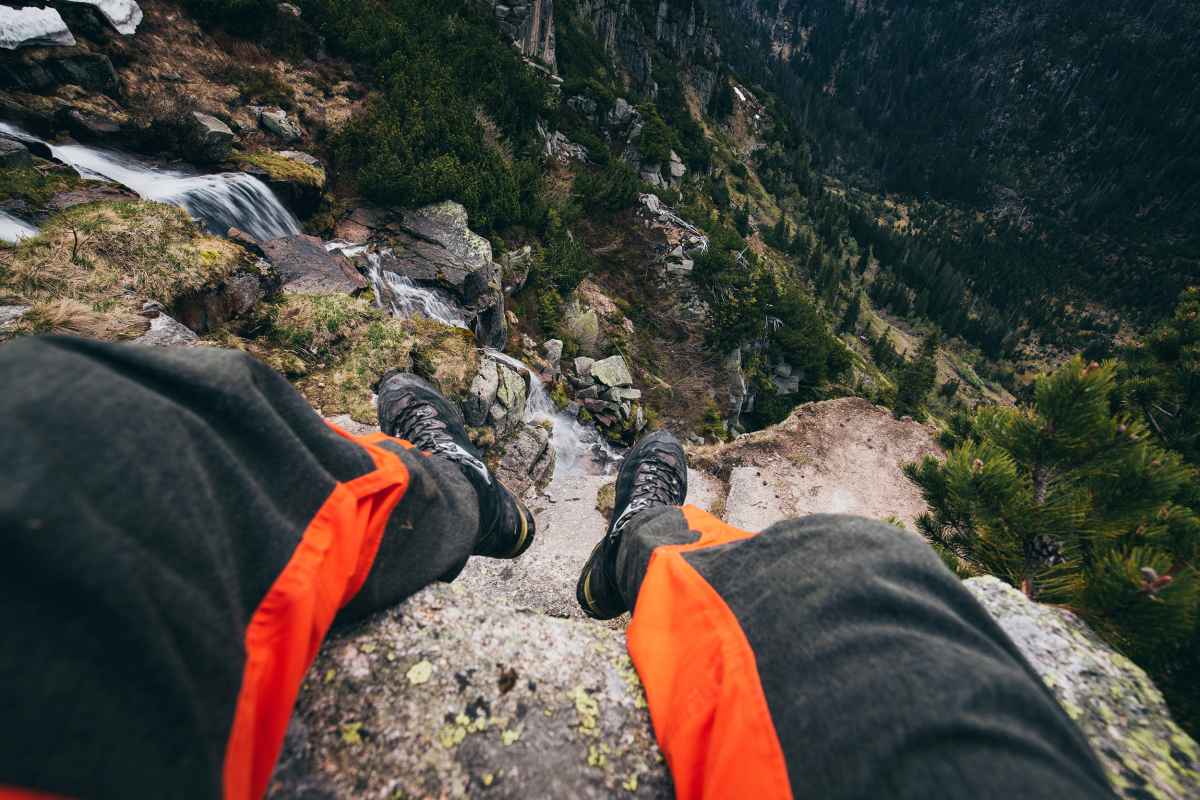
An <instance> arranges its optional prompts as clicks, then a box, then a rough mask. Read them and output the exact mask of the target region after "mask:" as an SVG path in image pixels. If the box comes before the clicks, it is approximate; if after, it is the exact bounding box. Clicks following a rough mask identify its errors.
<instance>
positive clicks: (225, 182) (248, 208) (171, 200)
mask: <svg viewBox="0 0 1200 800" xmlns="http://www.w3.org/2000/svg"><path fill="white" fill-rule="evenodd" d="M0 134H3V135H6V136H10V137H12V138H14V139H18V140H21V141H25V142H34V143H37V144H42V145H44V146H46V147H48V148H50V153H51V154H52V155H53V156H54V158H55V160H57V161H61V162H62V163H64V164H67V165H68V166H70V167H72V168H73V169H74V170H75V171H76V172H78V173H79V174H80V175H81V176H82V177H84V178H91V179H93V180H102V181H111V182H113V183H119V184H121V185H122V186H125V187H126V188H128V189H131V190H133V191H134V192H136V193H137V194H138V196H140V197H142V198H143V199H146V200H154V201H157V202H160V203H168V204H171V205H176V206H180V207H182V208H183V209H185V210H186V211H187V212H188V213H189V214H191V215H192V217H194V218H196V219H198V220H200V221H201V222H203V223H204V225H205V226H206V227H207V228H208V229H209V230H210V231H212V232H213V233H217V234H220V235H224V234H225V232H226V231H228V230H229V229H230V228H232V227H237V228H240V229H241V230H243V231H245V232H246V233H248V234H250V235H251V236H253V237H254V238H255V239H258V240H260V241H266V240H268V239H276V238H278V237H280V236H289V235H294V234H297V233H300V224H299V223H298V222H297V221H296V218H295V217H294V216H292V213H291V212H290V211H288V210H287V209H286V208H284V206H283V204H282V203H280V202H279V198H277V197H276V196H275V195H274V193H272V192H271V190H270V189H269V188H267V185H266V184H265V183H263V182H262V181H260V180H259V179H258V178H255V177H254V176H253V175H247V174H246V173H244V172H222V173H216V174H212V175H196V174H189V173H186V172H181V171H178V170H168V169H163V168H160V167H151V166H149V165H147V164H145V163H144V162H142V161H141V160H139V159H137V158H135V157H133V156H131V155H128V154H126V153H120V152H117V151H116V150H105V149H101V148H98V147H86V146H84V145H80V144H67V145H55V144H50V143H49V142H45V141H43V140H41V139H38V138H37V137H36V136H31V135H30V134H28V133H25V132H24V131H22V130H20V129H19V128H16V127H14V126H13V125H10V124H9V123H7V122H0Z"/></svg>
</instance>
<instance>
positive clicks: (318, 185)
mask: <svg viewBox="0 0 1200 800" xmlns="http://www.w3.org/2000/svg"><path fill="white" fill-rule="evenodd" d="M238 160H239V161H240V162H241V163H243V164H249V165H251V166H254V167H258V168H259V169H261V170H263V171H264V172H266V173H267V175H268V176H269V177H270V178H271V180H274V181H280V182H286V183H299V184H302V185H304V186H312V187H313V188H315V189H323V188H325V170H323V169H321V168H320V167H314V166H312V165H311V164H305V163H304V162H303V161H295V160H293V159H290V158H287V157H285V156H281V155H279V154H278V153H272V152H270V151H267V150H260V151H259V152H257V153H247V154H244V155H241V156H239V157H238Z"/></svg>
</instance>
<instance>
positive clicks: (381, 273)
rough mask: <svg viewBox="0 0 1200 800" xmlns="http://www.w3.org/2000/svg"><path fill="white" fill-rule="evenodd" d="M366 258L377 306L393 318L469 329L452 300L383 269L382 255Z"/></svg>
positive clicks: (344, 250) (374, 253)
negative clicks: (415, 317)
mask: <svg viewBox="0 0 1200 800" xmlns="http://www.w3.org/2000/svg"><path fill="white" fill-rule="evenodd" d="M326 246H328V245H326ZM342 252H346V249H345V248H342ZM366 257H367V264H369V267H368V268H367V276H368V278H369V279H370V281H371V288H373V289H374V290H375V302H376V303H377V304H378V305H379V307H380V308H385V309H387V310H388V311H390V312H391V313H392V316H394V317H399V318H401V319H406V318H408V317H411V316H413V315H414V314H420V315H422V316H424V317H425V318H426V319H432V320H435V321H437V322H440V323H442V324H443V325H453V326H454V327H456V328H467V327H468V326H467V316H466V314H464V313H463V312H462V309H460V308H458V307H457V306H455V305H454V301H453V300H451V299H450V298H449V297H448V296H446V295H444V294H442V293H440V292H438V291H437V290H436V289H426V288H424V287H421V286H417V285H416V284H415V283H413V281H412V279H411V278H408V277H405V276H404V275H399V274H397V273H395V272H392V271H391V270H385V269H383V268H382V267H380V266H379V253H376V252H368V253H367V254H366Z"/></svg>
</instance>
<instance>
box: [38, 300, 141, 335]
mask: <svg viewBox="0 0 1200 800" xmlns="http://www.w3.org/2000/svg"><path fill="white" fill-rule="evenodd" d="M149 328H150V320H148V319H146V318H145V317H140V316H138V315H136V314H133V313H131V312H129V311H125V310H123V309H122V310H117V311H108V312H103V311H97V310H96V309H94V308H92V307H91V306H88V305H85V304H83V303H81V302H79V301H78V300H70V299H67V298H62V299H59V300H51V301H49V302H45V303H37V304H35V305H34V306H33V307H31V308H30V309H29V311H27V312H26V313H25V315H24V316H23V317H21V319H20V321H19V322H18V323H17V326H16V331H14V332H15V333H17V334H18V335H20V334H38V333H62V334H73V335H75V336H86V337H88V338H90V339H103V340H105V341H116V340H119V339H132V338H134V337H136V336H140V335H142V334H143V333H145V332H146V331H147V330H148V329H149Z"/></svg>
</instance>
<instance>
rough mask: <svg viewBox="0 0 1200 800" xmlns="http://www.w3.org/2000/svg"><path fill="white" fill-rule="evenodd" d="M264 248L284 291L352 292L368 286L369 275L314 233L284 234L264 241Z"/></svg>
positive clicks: (316, 292)
mask: <svg viewBox="0 0 1200 800" xmlns="http://www.w3.org/2000/svg"><path fill="white" fill-rule="evenodd" d="M262 249H263V252H264V253H266V256H267V258H268V259H269V260H270V261H271V263H272V264H274V265H275V269H276V270H278V271H279V275H280V277H281V278H282V279H283V290H284V291H285V292H296V293H300V294H338V293H342V292H345V293H353V292H356V291H358V290H359V289H365V288H366V286H367V281H366V279H365V278H363V276H362V275H360V274H359V273H358V270H356V269H355V268H354V267H353V266H352V265H351V263H350V261H349V260H348V259H347V258H346V257H345V256H343V255H342V254H341V253H336V252H335V253H330V252H328V251H326V250H325V247H324V245H323V244H322V242H321V240H320V239H318V238H317V237H315V236H307V235H304V234H300V235H297V236H284V237H282V238H280V239H272V240H271V241H269V242H263V243H262Z"/></svg>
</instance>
